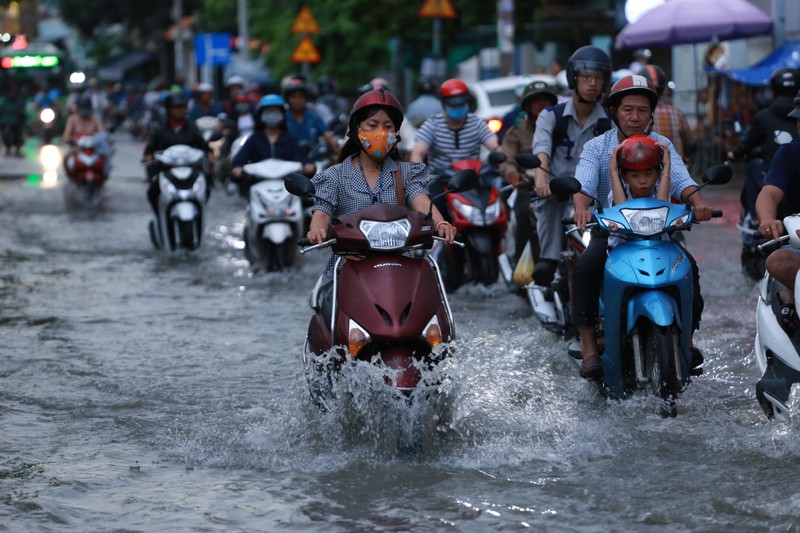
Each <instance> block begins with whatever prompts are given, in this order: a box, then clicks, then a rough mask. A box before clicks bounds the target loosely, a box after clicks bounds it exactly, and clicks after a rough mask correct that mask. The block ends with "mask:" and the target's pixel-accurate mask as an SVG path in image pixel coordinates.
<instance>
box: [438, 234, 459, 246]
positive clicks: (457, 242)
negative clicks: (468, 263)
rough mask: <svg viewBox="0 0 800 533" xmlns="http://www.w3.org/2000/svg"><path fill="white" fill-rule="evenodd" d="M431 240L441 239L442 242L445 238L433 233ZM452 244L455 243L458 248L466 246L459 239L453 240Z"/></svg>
mask: <svg viewBox="0 0 800 533" xmlns="http://www.w3.org/2000/svg"><path fill="white" fill-rule="evenodd" d="M433 240H434V241H442V242H444V241H445V238H444V237H439V236H438V235H434V236H433ZM453 244H455V245H456V246H458V247H459V248H464V247H465V246H466V245H465V244H464V243H463V242H461V241H453Z"/></svg>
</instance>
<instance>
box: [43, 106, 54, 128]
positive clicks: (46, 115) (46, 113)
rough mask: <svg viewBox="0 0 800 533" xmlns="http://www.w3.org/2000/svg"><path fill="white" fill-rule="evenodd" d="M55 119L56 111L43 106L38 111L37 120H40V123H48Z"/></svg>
mask: <svg viewBox="0 0 800 533" xmlns="http://www.w3.org/2000/svg"><path fill="white" fill-rule="evenodd" d="M55 119H56V112H55V111H53V110H52V109H50V108H49V107H45V108H44V109H42V110H41V111H40V112H39V120H41V121H42V124H50V123H51V122H53V121H54V120H55Z"/></svg>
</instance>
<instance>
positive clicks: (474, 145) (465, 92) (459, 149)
mask: <svg viewBox="0 0 800 533" xmlns="http://www.w3.org/2000/svg"><path fill="white" fill-rule="evenodd" d="M439 97H440V99H441V101H442V107H443V108H444V112H442V113H437V114H435V115H433V116H432V117H431V118H429V119H428V120H426V121H425V122H424V123H423V124H422V126H420V128H419V129H418V130H417V133H416V135H415V143H414V148H413V150H411V158H410V159H411V161H414V162H416V163H426V162H427V164H428V168H429V169H430V171H431V173H433V174H436V175H437V176H440V177H441V176H446V175H447V174H448V172H450V171H452V169H451V167H450V164H451V163H454V162H456V161H460V160H462V159H480V152H481V146H485V147H486V148H487V149H488V150H490V151H493V150H497V149H498V147H499V143H498V142H497V135H495V134H494V133H492V131H491V130H490V129H489V126H487V125H486V121H485V120H483V119H482V118H480V117H479V116H478V115H476V114H474V113H470V112H469V101H470V95H469V89H468V88H467V84H466V83H464V82H463V81H461V80H459V79H456V78H453V79H449V80H447V81H445V82H444V83H442V85H441V86H440V87H439ZM429 190H430V193H431V196H435V195H437V194H439V193H441V192H442V191H443V190H444V180H442V179H434V181H432V182H431V184H430V186H429ZM434 202H435V203H436V207H438V208H439V210H440V211H441V212H442V214H443V215H444V216H445V218H448V219H449V213H448V210H447V202H446V201H445V199H444V198H443V197H442V198H439V199H438V200H435V201H434Z"/></svg>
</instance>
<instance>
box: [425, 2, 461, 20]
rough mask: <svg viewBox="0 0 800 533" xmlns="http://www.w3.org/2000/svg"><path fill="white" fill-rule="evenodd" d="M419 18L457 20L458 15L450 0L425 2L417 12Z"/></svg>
mask: <svg viewBox="0 0 800 533" xmlns="http://www.w3.org/2000/svg"><path fill="white" fill-rule="evenodd" d="M417 16H419V17H424V18H429V19H456V18H458V13H456V10H455V8H454V7H453V4H452V3H450V0H425V3H424V4H422V7H421V8H419V11H417Z"/></svg>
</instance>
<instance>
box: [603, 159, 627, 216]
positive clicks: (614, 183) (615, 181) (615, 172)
mask: <svg viewBox="0 0 800 533" xmlns="http://www.w3.org/2000/svg"><path fill="white" fill-rule="evenodd" d="M621 146H622V145H621V144H618V145H616V146H615V147H614V149H613V150H612V151H611V158H610V160H609V162H608V171H609V173H610V174H611V194H612V200H613V201H612V205H617V204H621V203H623V202H625V201H626V200H627V199H628V198H627V197H626V196H625V189H623V188H622V178H620V177H619V167H618V166H617V152H619V149H620V147H621Z"/></svg>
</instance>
